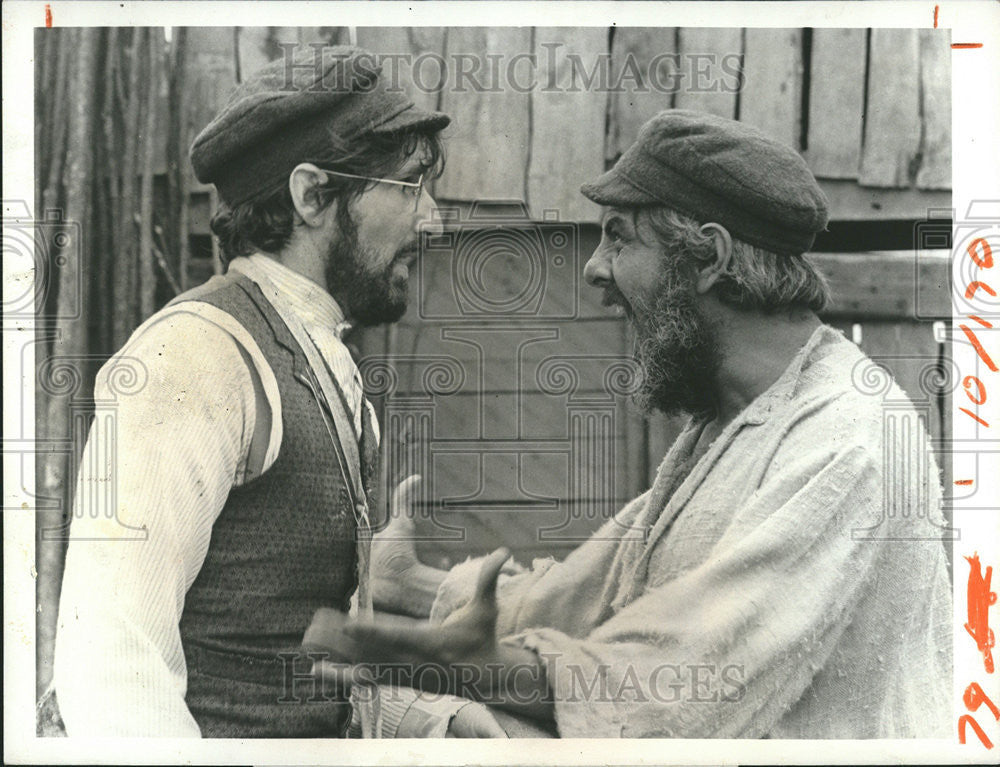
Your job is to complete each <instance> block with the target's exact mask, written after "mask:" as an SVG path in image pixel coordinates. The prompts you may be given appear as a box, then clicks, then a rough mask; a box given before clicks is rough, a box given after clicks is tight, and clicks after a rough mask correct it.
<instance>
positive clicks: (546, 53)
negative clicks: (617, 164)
mask: <svg viewBox="0 0 1000 767" xmlns="http://www.w3.org/2000/svg"><path fill="white" fill-rule="evenodd" d="M607 40H608V34H607V30H605V29H603V28H600V27H577V28H568V29H567V28H560V29H550V28H545V27H540V28H538V29H536V30H535V55H536V56H537V57H538V62H539V69H538V79H539V84H540V86H541V87H539V88H536V89H535V90H533V91H532V93H531V125H532V131H531V152H530V154H529V156H530V164H529V166H528V203H529V206H530V210H531V213H532V217H533V218H535V219H536V220H539V221H542V220H559V221H596V220H598V218H599V217H600V208H599V207H598V206H597V205H595V204H594V203H592V202H590V200H588V199H587V198H586V197H584V196H583V195H582V194H580V185H581V184H582V183H584V182H586V181H592V180H594V179H595V178H597V177H598V176H599V175H600V174H601V173H603V172H604V133H605V121H606V114H607V92H606V91H602V90H600V89H599V88H595V87H586V85H585V83H584V81H583V76H584V75H583V72H581V67H591V66H594V62H596V61H598V60H599V56H600V55H601V54H604V53H605V52H606V49H607ZM556 43H559V45H558V47H556V45H555V44H556Z"/></svg>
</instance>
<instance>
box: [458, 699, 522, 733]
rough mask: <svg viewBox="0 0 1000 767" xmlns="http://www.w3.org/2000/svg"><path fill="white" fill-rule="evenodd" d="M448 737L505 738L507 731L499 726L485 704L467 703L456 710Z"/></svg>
mask: <svg viewBox="0 0 1000 767" xmlns="http://www.w3.org/2000/svg"><path fill="white" fill-rule="evenodd" d="M448 737H453V738H506V737H507V731H506V730H504V728H503V727H501V726H500V723H499V722H497V720H496V717H494V716H493V712H491V711H490V710H489V709H488V708H487V707H486V706H484V705H482V704H480V703H469V704H466V705H465V706H463V707H462V708H460V709H459V710H458V713H457V714H456V715H455V718H454V719H453V720H452V723H451V726H450V727H449V728H448Z"/></svg>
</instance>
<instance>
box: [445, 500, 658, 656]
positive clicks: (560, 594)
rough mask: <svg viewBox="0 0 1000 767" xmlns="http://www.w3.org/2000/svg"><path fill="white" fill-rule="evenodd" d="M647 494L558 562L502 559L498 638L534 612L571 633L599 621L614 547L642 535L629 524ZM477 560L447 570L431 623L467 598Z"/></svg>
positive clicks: (478, 564) (613, 563) (529, 619)
mask: <svg viewBox="0 0 1000 767" xmlns="http://www.w3.org/2000/svg"><path fill="white" fill-rule="evenodd" d="M649 496H650V493H649V491H647V492H646V493H643V494H642V495H640V496H638V497H637V498H635V499H633V500H632V501H630V502H629V503H628V504H626V506H625V507H624V508H622V509H621V510H620V511H619V512H618V513H617V514H615V515H614V516H613V517H612V518H611V519H609V520H608V521H607V522H605V524H604V526H603V527H602V528H601V529H600V530H598V531H597V532H596V533H595V534H594V535H593V536H592V537H591V538H590V540H588V541H586V542H584V543H583V544H582V545H580V546H579V547H577V548H576V549H574V550H573V551H572V552H570V554H569V556H567V557H566V559H565V560H564V561H562V562H557V561H556V560H554V559H552V558H548V559H536V560H534V561H533V562H532V566H531V569H530V570H528V569H525V568H524V567H522V566H520V565H518V564H517V563H516V562H514V561H513V560H511V561H508V562H507V563H506V564H505V565H504V568H503V570H502V571H501V573H500V579H499V581H498V583H497V608H498V615H497V636H498V638H499V637H504V636H507V635H509V634H512V633H514V632H515V631H517V630H518V628H519V627H521V626H525V625H532V622H533V621H534V620H535V619H536V616H539V615H541V616H544V620H545V625H547V626H550V627H556V628H559V629H561V630H563V631H565V632H567V633H570V634H572V635H574V636H578V635H581V634H585V633H589V630H590V629H592V628H593V627H594V626H596V625H599V623H600V622H601V619H602V614H603V613H604V608H603V604H604V601H603V600H602V592H603V591H604V589H605V586H606V581H607V580H608V578H609V577H610V576H611V573H612V572H613V571H614V570H615V568H617V567H619V565H618V564H616V555H617V553H618V552H619V549H620V548H621V547H622V546H630V545H641V541H642V537H641V536H640V537H638V538H636V537H634V533H635V532H636V531H637V530H638V529H639V528H636V527H634V525H635V521H636V518H637V515H638V514H639V513H640V511H641V510H642V509H644V508H645V506H646V504H647V502H648V500H649ZM482 563H483V557H477V558H475V559H468V560H466V561H465V562H462V563H460V564H458V565H455V566H454V567H453V568H452V569H451V570H450V571H449V572H448V575H447V576H446V577H445V579H444V580H443V581H442V582H441V585H440V586H439V587H438V592H437V595H436V597H435V600H434V604H433V605H432V606H431V613H430V620H431V622H432V623H440V622H442V621H443V620H444V619H445V618H447V617H448V615H450V614H451V613H452V612H454V611H455V610H457V609H458V608H460V607H462V606H463V605H464V604H466V603H467V602H468V601H469V600H470V599H471V598H472V594H473V592H474V590H475V585H476V581H477V579H478V576H479V570H480V568H481V567H482ZM526 622H527V623H526Z"/></svg>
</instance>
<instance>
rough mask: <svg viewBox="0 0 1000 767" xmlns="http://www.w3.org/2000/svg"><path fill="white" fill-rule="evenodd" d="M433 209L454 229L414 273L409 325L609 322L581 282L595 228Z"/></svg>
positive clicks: (594, 292) (595, 293) (596, 294)
mask: <svg viewBox="0 0 1000 767" xmlns="http://www.w3.org/2000/svg"><path fill="white" fill-rule="evenodd" d="M439 206H440V207H441V208H442V212H443V213H446V214H447V215H454V216H456V221H458V222H459V225H458V226H457V227H456V229H455V233H454V235H452V233H451V232H449V237H450V242H447V243H446V242H444V241H443V240H442V242H440V243H438V242H433V243H430V245H429V246H428V247H427V248H426V249H425V251H424V253H423V255H422V256H421V258H420V262H419V263H418V264H417V266H416V268H415V269H414V270H413V272H414V273H413V275H412V277H411V279H410V290H411V292H410V307H411V308H410V314H409V315H408V317H409V318H411V319H414V318H415V319H416V320H424V319H426V320H434V321H443V322H456V321H460V322H472V321H479V322H482V321H498V320H500V321H510V320H517V321H519V322H520V321H523V322H531V323H538V322H543V323H551V322H558V321H566V320H575V319H580V318H583V317H597V318H601V319H606V318H608V317H612V316H614V312H613V311H612V310H611V309H609V308H608V307H606V306H601V296H602V292H601V291H600V290H599V289H597V288H594V287H591V286H590V285H588V284H587V283H586V281H585V280H584V278H583V270H584V265H585V264H586V262H587V260H588V259H589V258H590V256H591V254H592V253H593V252H594V249H595V248H596V247H597V244H598V241H599V238H600V230H599V228H598V227H597V226H593V225H590V226H577V225H576V224H562V223H558V224H556V223H539V224H531V223H530V222H528V221H527V219H526V218H525V217H524V215H523V212H522V213H519V214H517V215H510V216H507V215H503V216H500V215H498V216H495V217H492V218H487V219H484V218H483V217H482V214H481V212H476V211H470V210H468V209H460V208H457V207H452V206H450V205H449V204H447V203H445V202H444V201H440V200H439ZM489 215H492V214H489ZM501 229H508V230H513V231H500V230H501Z"/></svg>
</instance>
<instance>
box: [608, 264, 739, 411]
mask: <svg viewBox="0 0 1000 767" xmlns="http://www.w3.org/2000/svg"><path fill="white" fill-rule="evenodd" d="M626 312H627V313H628V314H629V315H630V319H631V321H632V326H633V329H634V332H635V335H636V352H635V353H636V359H637V361H638V362H639V365H640V366H641V368H642V384H641V386H640V387H639V390H638V391H637V392H636V393H635V395H634V400H635V402H636V405H637V406H638V407H640V408H641V409H642V410H643V411H644V412H649V411H651V410H653V409H656V410H659V411H661V412H662V413H664V414H665V415H668V416H673V415H679V414H681V413H688V414H690V415H693V416H695V417H706V416H709V415H711V414H712V413H713V412H714V411H715V398H714V386H713V382H714V379H715V373H716V371H717V370H718V365H719V358H718V344H717V343H716V339H715V335H714V334H713V332H712V329H711V326H710V325H709V324H708V323H707V322H706V321H705V319H704V318H702V317H701V315H699V314H698V310H697V307H696V305H695V300H694V295H693V291H692V287H691V285H690V282H689V280H688V279H687V278H686V277H685V276H684V275H682V274H681V273H680V272H679V270H676V271H675V269H674V268H672V266H668V267H667V274H664V276H663V279H661V281H660V284H659V285H658V286H657V290H656V300H655V301H654V302H653V305H652V306H651V307H648V308H645V309H644V308H642V307H627V308H626Z"/></svg>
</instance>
